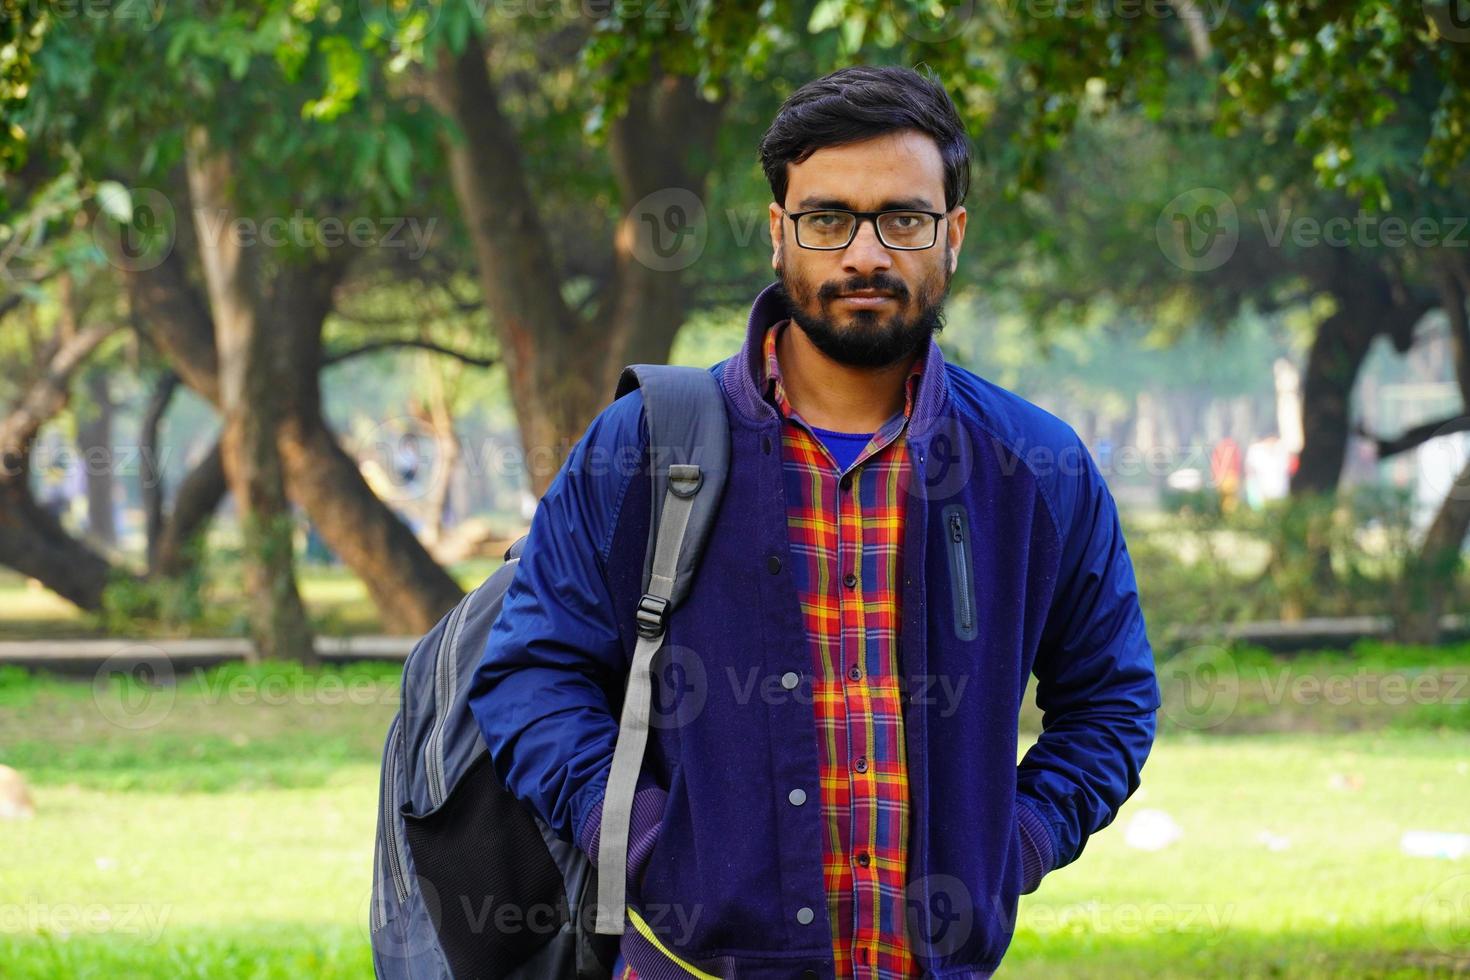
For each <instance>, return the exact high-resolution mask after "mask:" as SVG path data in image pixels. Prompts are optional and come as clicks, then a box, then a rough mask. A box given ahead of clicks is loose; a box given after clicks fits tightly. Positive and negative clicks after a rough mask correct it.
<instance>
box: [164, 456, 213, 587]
mask: <svg viewBox="0 0 1470 980" xmlns="http://www.w3.org/2000/svg"><path fill="white" fill-rule="evenodd" d="M228 490H229V485H228V484H227V483H226V481H225V469H224V461H223V458H222V453H221V451H220V444H219V443H218V442H216V443H215V444H214V445H213V446H211V447H210V449H209V453H208V455H206V456H205V457H204V458H203V459H201V460H200V461H199V462H198V463H196V464H194V468H193V469H191V470H190V471H189V472H188V474H187V475H185V477H184V479H183V480H182V481H181V482H180V483H179V489H178V492H177V493H175V494H174V506H173V509H172V510H171V511H170V512H169V515H168V519H167V520H165V521H164V522H163V526H162V528H161V529H160V530H159V534H158V541H157V546H156V548H155V549H154V550H153V552H152V553H151V554H150V556H149V565H148V574H149V575H161V576H164V577H166V578H177V577H178V576H180V575H183V574H185V573H186V572H188V571H189V570H190V568H192V567H193V565H194V563H195V561H196V560H197V552H196V548H197V545H198V542H199V539H200V537H201V536H202V535H203V534H204V533H205V532H206V530H207V529H208V527H209V522H210V520H211V519H212V518H213V517H214V512H215V511H217V510H219V505H220V501H221V500H224V499H225V493H226V492H227V491H228Z"/></svg>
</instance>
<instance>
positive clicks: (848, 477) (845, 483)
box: [837, 473, 852, 490]
mask: <svg viewBox="0 0 1470 980" xmlns="http://www.w3.org/2000/svg"><path fill="white" fill-rule="evenodd" d="M837 485H838V486H840V487H841V488H842V489H844V490H851V489H852V474H851V473H844V474H843V475H842V479H840V480H838V481H837Z"/></svg>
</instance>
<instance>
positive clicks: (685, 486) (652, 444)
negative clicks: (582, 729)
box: [594, 364, 730, 935]
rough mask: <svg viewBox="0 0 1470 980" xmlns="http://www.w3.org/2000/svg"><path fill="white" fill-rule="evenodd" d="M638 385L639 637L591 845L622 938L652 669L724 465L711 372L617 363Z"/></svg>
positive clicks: (607, 917)
mask: <svg viewBox="0 0 1470 980" xmlns="http://www.w3.org/2000/svg"><path fill="white" fill-rule="evenodd" d="M634 388H641V389H642V391H643V417H644V421H645V424H646V425H647V427H648V454H649V462H650V466H649V471H650V474H651V478H652V480H653V495H652V497H651V498H650V506H651V508H652V510H651V513H650V519H649V526H648V547H647V548H646V549H645V554H644V560H643V583H644V584H643V589H644V591H643V596H642V598H641V599H640V600H639V602H638V644H637V647H636V648H635V650H634V652H633V663H632V666H631V667H630V669H629V672H628V686H627V691H626V693H625V695H624V697H623V713H622V717H621V719H620V721H619V725H618V741H617V747H616V748H615V749H614V750H613V761H612V771H611V773H610V774H609V776H608V781H607V790H606V793H605V795H604V796H603V804H602V830H601V838H600V840H599V841H598V848H597V865H598V875H597V917H596V924H595V926H594V931H595V932H597V933H599V934H607V935H621V934H622V933H623V929H624V904H625V902H626V891H627V881H626V877H627V862H628V832H629V824H630V823H631V820H632V811H633V794H634V791H635V789H636V788H637V782H638V772H639V769H640V767H641V766H642V764H643V753H644V750H645V748H646V747H647V745H648V729H649V709H650V706H651V702H652V699H653V680H652V676H651V673H650V669H651V667H652V663H653V658H654V656H655V655H656V654H657V653H658V651H659V650H660V649H661V648H662V647H663V638H664V626H665V624H666V622H667V619H668V614H669V612H670V611H671V610H673V609H674V608H675V607H677V606H678V605H679V604H680V603H681V602H682V601H683V600H684V598H685V596H686V595H687V594H688V591H689V583H690V581H691V580H692V579H693V577H694V571H695V568H696V567H697V565H698V563H699V557H700V553H701V551H702V550H703V547H704V543H705V541H706V540H708V538H709V531H710V527H711V526H712V525H713V523H714V516H715V511H716V509H717V508H718V506H719V503H720V497H721V495H722V493H723V491H724V486H725V478H726V477H727V476H728V474H729V468H730V427H729V421H728V419H727V417H726V415H725V396H724V393H723V392H722V391H721V390H720V385H719V381H718V380H717V379H716V377H715V376H714V374H712V373H711V372H710V371H709V370H707V369H705V368H695V367H675V366H672V365H667V364H634V365H630V366H629V367H626V368H624V369H623V374H622V377H621V378H620V379H619V380H618V390H617V395H616V396H615V397H618V398H621V397H622V396H623V395H625V394H627V393H628V392H630V391H632V390H633V389H634Z"/></svg>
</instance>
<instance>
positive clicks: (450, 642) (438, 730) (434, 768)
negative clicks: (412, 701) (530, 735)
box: [424, 589, 479, 807]
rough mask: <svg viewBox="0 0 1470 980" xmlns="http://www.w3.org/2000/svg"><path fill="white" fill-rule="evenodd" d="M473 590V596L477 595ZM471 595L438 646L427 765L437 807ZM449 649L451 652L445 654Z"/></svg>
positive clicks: (443, 793) (442, 790) (431, 795)
mask: <svg viewBox="0 0 1470 980" xmlns="http://www.w3.org/2000/svg"><path fill="white" fill-rule="evenodd" d="M477 591H479V590H478V589H476V590H474V591H472V592H471V593H470V596H473V595H474V592H477ZM470 596H466V597H465V599H464V600H463V601H462V602H460V603H459V605H457V606H455V607H454V612H453V613H452V614H451V615H450V617H449V622H448V623H446V624H445V626H444V633H443V634H442V635H441V636H440V637H439V642H438V644H437V645H436V646H435V647H434V724H433V726H432V727H431V728H430V729H429V737H428V738H426V739H424V769H425V772H426V773H427V775H428V777H429V804H430V806H431V807H437V806H439V805H440V804H441V803H443V802H444V797H446V796H447V795H449V794H448V792H447V791H446V789H445V786H444V722H445V721H446V720H447V719H448V717H449V706H450V705H451V704H452V703H453V701H454V688H455V681H456V679H457V678H458V671H457V669H456V668H457V667H458V664H457V662H456V660H455V657H454V652H455V650H457V649H458V647H459V633H460V630H461V629H462V628H463V627H464V617H465V610H466V609H468V608H469V604H470ZM446 652H447V653H448V654H449V655H448V656H445V654H446Z"/></svg>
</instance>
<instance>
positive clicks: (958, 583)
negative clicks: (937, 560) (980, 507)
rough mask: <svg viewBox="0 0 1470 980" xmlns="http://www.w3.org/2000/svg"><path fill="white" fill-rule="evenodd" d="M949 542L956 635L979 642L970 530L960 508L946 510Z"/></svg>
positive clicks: (962, 509)
mask: <svg viewBox="0 0 1470 980" xmlns="http://www.w3.org/2000/svg"><path fill="white" fill-rule="evenodd" d="M944 519H945V522H946V525H947V531H948V534H947V537H948V539H949V571H950V580H951V583H952V585H953V590H952V591H953V594H954V622H955V632H956V633H958V634H959V637H960V639H962V640H973V639H974V638H975V597H974V595H973V592H972V589H971V581H970V571H971V569H972V568H973V564H972V563H971V561H970V527H969V522H968V521H967V520H966V518H965V509H964V507H963V506H961V505H959V504H951V505H949V506H948V507H946V508H944Z"/></svg>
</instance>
